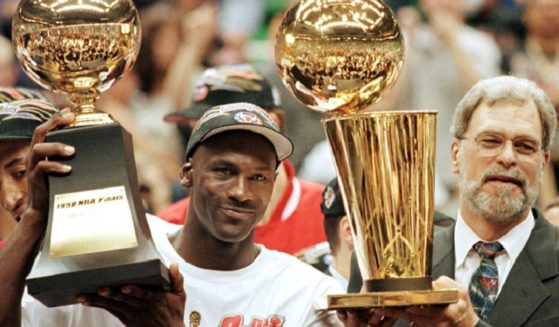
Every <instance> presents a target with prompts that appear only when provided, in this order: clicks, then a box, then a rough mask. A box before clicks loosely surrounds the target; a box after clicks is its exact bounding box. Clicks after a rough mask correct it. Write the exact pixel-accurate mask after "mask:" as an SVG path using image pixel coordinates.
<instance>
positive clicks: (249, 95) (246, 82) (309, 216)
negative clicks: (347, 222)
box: [157, 64, 326, 255]
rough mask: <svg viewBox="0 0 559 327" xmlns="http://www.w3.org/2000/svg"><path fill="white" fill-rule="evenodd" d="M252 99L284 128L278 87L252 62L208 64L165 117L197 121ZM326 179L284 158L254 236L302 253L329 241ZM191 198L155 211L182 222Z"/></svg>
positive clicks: (272, 245) (182, 122)
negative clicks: (318, 180) (187, 101)
mask: <svg viewBox="0 0 559 327" xmlns="http://www.w3.org/2000/svg"><path fill="white" fill-rule="evenodd" d="M235 102H248V103H252V104H255V105H257V106H259V107H262V108H263V109H265V110H266V111H267V112H268V114H269V115H270V116H271V117H272V118H273V119H274V120H275V122H276V123H277V124H278V126H280V128H281V129H282V130H284V126H283V121H284V120H283V117H284V116H285V112H284V111H283V109H281V104H280V101H279V96H278V94H277V91H276V90H275V89H274V88H273V87H272V86H271V84H270V83H269V82H268V81H267V80H266V79H265V78H264V77H263V76H262V74H260V73H259V72H257V71H256V70H255V69H254V68H253V67H252V66H250V65H248V64H241V65H225V66H219V67H214V68H209V69H207V70H206V71H204V73H203V74H202V76H201V78H200V80H199V82H198V85H197V86H196V87H195V90H194V92H193V96H192V105H191V106H190V107H189V108H187V109H185V110H183V111H180V112H176V113H172V114H169V115H167V116H166V117H165V120H166V121H168V122H175V123H178V124H179V125H186V126H191V127H192V126H194V125H195V124H196V122H197V121H198V119H199V118H200V117H202V115H203V114H204V113H205V112H206V111H207V110H208V109H209V108H211V107H213V106H217V105H222V104H228V103H235ZM323 189H324V186H323V185H320V184H315V183H311V182H307V181H303V180H301V179H299V178H297V177H296V176H295V169H294V167H293V164H292V163H291V162H289V161H287V160H285V161H283V163H282V165H281V166H280V168H279V169H278V176H277V178H276V182H275V184H274V191H273V194H272V199H271V201H270V204H269V205H268V209H267V211H266V213H265V215H264V218H263V219H262V221H261V222H260V223H259V224H258V226H256V229H255V236H254V237H255V241H256V243H260V244H263V245H265V246H266V247H267V248H269V249H273V250H278V251H283V252H286V253H289V254H296V255H298V254H301V252H302V251H304V250H305V249H307V248H310V247H312V246H313V245H316V244H319V243H322V242H325V241H326V235H325V233H324V228H323V220H324V218H323V215H322V212H321V211H320V203H321V202H322V190H323ZM188 205H189V199H188V197H187V198H185V199H182V200H180V201H178V202H176V203H174V204H172V205H171V206H170V207H168V208H166V209H163V210H162V211H160V212H158V213H157V215H158V216H159V217H161V218H163V219H165V220H167V221H169V222H172V223H175V224H183V223H184V221H185V217H186V213H187V212H188Z"/></svg>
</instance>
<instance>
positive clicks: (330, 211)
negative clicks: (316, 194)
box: [320, 178, 345, 218]
mask: <svg viewBox="0 0 559 327" xmlns="http://www.w3.org/2000/svg"><path fill="white" fill-rule="evenodd" d="M320 210H321V211H322V213H323V214H324V217H325V218H337V217H341V216H345V208H344V201H343V198H342V194H341V192H340V187H339V185H338V179H337V178H334V179H333V180H331V181H330V182H329V183H328V184H327V185H326V186H325V187H324V191H322V203H321V204H320Z"/></svg>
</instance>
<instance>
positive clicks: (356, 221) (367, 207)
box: [276, 0, 458, 309]
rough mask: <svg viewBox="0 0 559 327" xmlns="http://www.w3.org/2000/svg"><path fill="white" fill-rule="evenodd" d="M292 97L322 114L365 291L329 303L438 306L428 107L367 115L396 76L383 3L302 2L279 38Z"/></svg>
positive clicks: (398, 59)
mask: <svg viewBox="0 0 559 327" xmlns="http://www.w3.org/2000/svg"><path fill="white" fill-rule="evenodd" d="M276 42H277V43H276V64H277V66H278V69H279V72H280V75H281V77H282V79H283V81H284V83H285V84H286V86H287V87H288V89H289V90H290V91H291V92H292V93H293V95H294V96H295V97H296V98H297V99H298V100H299V101H300V102H302V103H303V104H304V105H306V106H307V107H309V108H310V109H312V110H315V111H319V112H323V113H326V114H328V117H327V118H325V119H324V120H323V121H322V123H323V125H324V129H325V131H326V135H327V137H328V141H329V144H330V149H331V151H332V153H333V155H334V159H335V163H336V170H337V173H338V180H339V183H340V186H341V191H342V194H343V196H344V205H345V208H346V212H347V213H348V217H349V219H350V225H351V229H352V234H353V239H354V243H355V253H356V255H357V259H358V263H359V268H360V271H361V274H362V276H363V280H364V283H365V286H366V293H361V294H342V295H333V296H329V298H328V308H329V309H342V308H369V307H380V306H409V305H424V304H444V303H453V302H456V301H457V296H458V293H457V291H456V290H433V289H432V283H431V277H430V276H429V274H430V270H431V251H432V240H433V215H434V199H433V196H434V195H433V185H434V166H435V164H434V158H435V123H436V112H434V111H407V112H404V111H391V112H364V111H365V108H366V107H367V106H368V105H370V104H372V103H373V102H375V101H377V100H378V99H380V97H381V96H382V95H383V93H384V92H386V91H387V90H388V89H389V88H390V87H391V86H392V85H393V84H394V82H395V81H396V79H397V77H398V75H399V73H400V70H401V68H402V64H403V57H404V47H403V38H402V35H401V32H400V30H399V28H398V25H397V23H396V21H395V19H394V16H393V13H392V11H391V10H390V9H389V8H388V7H387V6H386V5H385V4H384V3H383V2H382V1H381V0H343V1H342V0H321V1H316V0H299V1H297V2H295V4H294V5H293V6H292V7H291V8H290V9H289V10H288V11H287V13H286V15H285V17H284V19H283V22H282V25H281V26H280V30H279V31H278V35H277V40H276Z"/></svg>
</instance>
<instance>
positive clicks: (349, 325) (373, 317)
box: [338, 309, 396, 327]
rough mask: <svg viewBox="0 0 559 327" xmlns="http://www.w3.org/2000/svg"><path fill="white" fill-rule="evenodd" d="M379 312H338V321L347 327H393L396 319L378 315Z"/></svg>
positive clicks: (374, 310)
mask: <svg viewBox="0 0 559 327" xmlns="http://www.w3.org/2000/svg"><path fill="white" fill-rule="evenodd" d="M378 310H379V309H369V310H365V309H364V310H338V319H340V321H341V322H342V323H343V324H344V326H346V327H369V326H381V327H390V326H392V325H393V324H394V322H395V321H396V319H394V318H390V317H386V316H384V315H382V314H378Z"/></svg>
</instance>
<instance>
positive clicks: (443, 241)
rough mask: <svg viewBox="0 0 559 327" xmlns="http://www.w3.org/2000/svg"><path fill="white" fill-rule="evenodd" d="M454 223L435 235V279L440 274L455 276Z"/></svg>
mask: <svg viewBox="0 0 559 327" xmlns="http://www.w3.org/2000/svg"><path fill="white" fill-rule="evenodd" d="M454 261H455V259H454V225H452V226H451V227H448V228H445V229H442V230H440V231H438V232H437V233H435V236H434V237H433V262H432V271H431V276H432V277H433V280H435V279H437V278H439V277H440V276H443V275H444V276H448V277H450V278H454Z"/></svg>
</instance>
